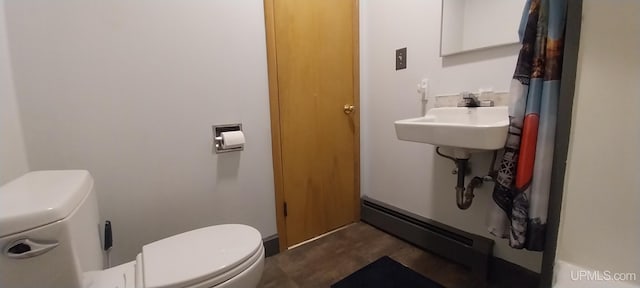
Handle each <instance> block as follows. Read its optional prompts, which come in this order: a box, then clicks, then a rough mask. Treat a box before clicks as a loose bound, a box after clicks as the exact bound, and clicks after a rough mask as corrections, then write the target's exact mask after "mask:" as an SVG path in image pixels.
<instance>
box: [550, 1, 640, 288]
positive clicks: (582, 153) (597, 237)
mask: <svg viewBox="0 0 640 288" xmlns="http://www.w3.org/2000/svg"><path fill="white" fill-rule="evenodd" d="M639 13H640V2H637V1H616V5H611V4H610V3H609V2H603V1H597V0H586V1H584V6H583V16H582V17H583V18H582V32H581V35H580V52H579V58H578V75H577V79H576V92H575V96H574V97H575V99H574V104H573V109H574V110H573V120H572V127H571V138H570V143H569V155H568V160H567V171H566V175H565V177H566V178H565V188H564V200H563V207H562V218H561V226H560V228H561V229H560V233H559V234H560V235H559V241H558V249H557V254H556V260H558V261H563V262H568V263H572V264H573V265H576V266H579V267H582V269H595V270H600V271H604V270H609V271H611V272H612V273H616V272H635V273H636V274H637V277H638V279H637V280H636V281H635V284H636V285H639V286H640V248H639V247H638V243H640V226H639V220H640V213H639V212H638V211H639V210H638V205H640V190H639V188H638V187H640V182H639V180H638V179H640V165H639V164H638V161H639V160H640V159H639V155H640V154H639V153H638V147H640V131H639V129H640V126H638V123H640V117H638V115H640V114H638V107H640V100H639V99H638V95H640V85H639V84H638V79H640V55H639V54H638V51H640V40H639V38H638V35H640V20H639V19H638V18H637V15H638V14H639ZM569 271H570V270H563V271H562V272H561V273H562V274H561V275H556V277H557V278H560V279H565V280H567V279H570V275H565V274H568V273H570V272H569ZM562 284H570V283H562ZM574 284H575V283H574ZM583 284H584V283H581V284H580V283H579V285H574V286H562V285H558V286H557V287H605V286H603V285H604V284H603V283H601V282H600V283H598V282H596V283H592V285H590V286H585V285H583ZM610 284H612V285H613V283H610ZM611 287H613V286H611Z"/></svg>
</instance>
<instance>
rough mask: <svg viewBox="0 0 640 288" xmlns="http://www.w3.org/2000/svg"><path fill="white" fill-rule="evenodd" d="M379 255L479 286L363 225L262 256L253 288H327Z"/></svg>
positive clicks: (445, 280) (437, 277) (453, 283)
mask: <svg viewBox="0 0 640 288" xmlns="http://www.w3.org/2000/svg"><path fill="white" fill-rule="evenodd" d="M385 255H387V256H389V257H391V258H392V259H394V260H396V261H398V262H400V263H402V264H404V265H405V266H407V267H409V268H411V269H413V270H415V271H416V272H418V273H421V274H422V275H424V276H426V277H428V278H431V279H432V280H434V281H436V282H438V283H440V284H442V285H444V286H446V287H449V288H455V287H464V288H473V287H482V285H481V284H479V283H477V281H474V280H473V278H472V276H471V273H470V272H469V270H467V269H466V268H465V267H463V266H461V265H458V264H455V263H452V262H450V261H448V260H446V259H444V258H441V257H439V256H436V255H434V254H431V253H429V252H426V251H424V250H422V249H420V248H417V247H414V246H412V245H411V244H408V243H406V242H404V241H402V240H400V239H398V238H395V237H393V236H391V235H389V234H387V233H385V232H382V231H380V230H378V229H376V228H374V227H372V226H370V225H367V224H365V223H355V224H351V225H350V226H348V227H346V228H344V229H342V230H339V231H337V232H335V233H333V234H330V235H327V236H325V237H323V238H320V239H318V240H316V241H313V242H310V243H307V244H305V245H302V246H300V247H297V248H294V249H291V250H289V251H286V252H284V253H280V254H278V255H275V256H272V257H269V258H267V259H266V260H265V267H264V273H263V276H262V281H261V283H260V285H259V286H258V287H265V288H266V287H277V288H287V287H300V288H302V287H304V288H306V287H329V286H331V284H333V283H335V282H337V281H338V280H340V279H342V278H344V277H346V276H347V275H349V274H351V273H353V272H354V271H356V270H358V269H360V268H362V267H363V266H365V265H367V264H369V263H371V262H373V261H375V260H377V259H378V258H380V257H382V256H385ZM514 287H515V286H514Z"/></svg>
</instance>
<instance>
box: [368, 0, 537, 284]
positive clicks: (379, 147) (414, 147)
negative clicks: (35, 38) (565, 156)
mask: <svg viewBox="0 0 640 288" xmlns="http://www.w3.org/2000/svg"><path fill="white" fill-rule="evenodd" d="M360 5H361V24H360V25H361V26H360V27H361V42H360V47H361V50H362V51H361V70H360V71H361V73H362V76H361V77H362V80H361V102H362V103H361V106H362V110H361V111H362V115H361V117H362V120H361V123H362V131H361V132H362V142H361V143H362V147H361V151H362V163H361V165H362V192H363V194H366V195H367V196H369V197H372V198H374V199H376V200H380V201H383V202H385V203H389V204H391V205H394V206H397V207H400V208H402V209H405V210H408V211H410V212H413V213H416V214H419V215H421V216H424V217H428V218H431V219H434V220H436V221H440V222H442V223H445V224H447V225H450V226H454V227H457V228H459V229H463V230H466V231H469V232H472V233H475V234H478V235H482V236H485V237H491V236H490V234H489V233H488V232H487V228H486V215H487V207H488V206H487V204H489V201H490V194H491V191H492V189H491V188H492V187H493V185H486V186H485V187H483V188H481V189H479V190H477V192H476V195H477V196H476V198H475V199H474V203H473V205H472V206H471V208H470V209H468V210H465V211H462V210H459V209H458V208H457V206H456V204H455V192H454V188H453V187H454V186H455V181H456V177H455V175H452V174H451V171H452V170H453V168H454V165H453V163H452V162H451V161H450V160H446V159H443V158H440V157H437V156H436V155H435V151H434V150H435V147H433V146H430V145H426V144H419V143H410V142H404V141H399V140H398V139H397V138H396V135H395V131H394V127H393V121H395V120H399V119H405V118H410V117H417V116H420V115H421V114H422V113H424V108H423V107H422V104H421V101H420V96H419V95H418V94H417V93H416V84H417V83H418V82H419V80H420V79H421V78H422V77H424V76H427V77H429V79H430V85H431V87H430V94H432V95H435V94H443V93H459V92H461V91H463V90H467V91H474V90H477V89H479V88H493V89H494V90H495V91H507V90H508V88H509V83H510V80H511V76H512V74H513V71H514V68H515V63H516V57H517V56H516V55H517V53H518V49H519V47H518V46H517V45H514V46H507V47H502V48H497V49H489V50H486V51H479V52H473V53H467V54H461V55H456V56H449V57H446V58H441V57H439V56H438V55H439V53H438V52H439V45H440V12H441V7H440V1H437V0H431V1H424V0H402V1H385V0H371V1H360ZM401 47H407V49H408V51H407V54H408V55H407V60H408V62H407V69H406V70H399V71H395V70H394V68H395V66H394V50H395V49H397V48H401ZM432 102H433V101H432ZM490 156H491V155H487V154H478V155H474V156H473V157H472V158H471V161H472V163H473V171H474V174H483V173H486V172H487V170H488V166H489V162H490ZM469 179H470V178H469ZM494 254H495V255H497V256H498V257H501V258H504V259H506V260H508V261H511V262H514V263H517V264H519V265H521V266H524V267H526V268H528V269H531V270H534V271H539V269H540V262H541V258H542V253H539V252H529V251H521V250H514V249H511V248H510V247H508V245H507V243H506V240H502V239H496V246H495V248H494Z"/></svg>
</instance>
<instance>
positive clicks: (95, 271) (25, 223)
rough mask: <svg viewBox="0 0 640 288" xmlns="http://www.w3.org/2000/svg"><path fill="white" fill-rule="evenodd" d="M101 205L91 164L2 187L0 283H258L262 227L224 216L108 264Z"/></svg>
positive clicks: (96, 286) (166, 287)
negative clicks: (223, 219)
mask: <svg viewBox="0 0 640 288" xmlns="http://www.w3.org/2000/svg"><path fill="white" fill-rule="evenodd" d="M99 219H100V218H99V215H98V205H97V199H96V195H95V191H94V189H93V178H92V177H91V175H90V174H89V172H87V171H83V170H68V171H37V172H30V173H27V174H25V175H24V176H22V177H20V178H18V179H16V180H14V181H11V182H9V183H7V184H6V185H4V186H2V187H0V248H1V249H2V252H3V253H2V256H0V287H70V288H73V287H82V288H85V287H86V288H89V287H91V288H102V287H120V288H134V287H135V288H152V287H154V288H155V287H163V288H177V287H180V288H186V287H188V288H204V287H225V288H230V287H241V288H246V287H256V286H257V284H258V282H259V281H260V278H261V276H262V270H263V265H264V247H263V245H262V239H261V236H260V233H259V232H258V231H257V230H256V229H254V228H252V227H250V226H246V225H240V224H224V225H215V226H209V227H204V228H200V229H196V230H191V231H187V232H184V233H181V234H177V235H174V236H171V237H168V238H164V239H161V240H158V241H156V242H152V243H149V244H147V245H144V246H143V247H142V251H141V252H140V253H139V254H138V255H137V257H136V260H134V261H131V262H128V263H125V264H121V265H118V266H115V267H111V268H108V269H103V260H104V252H103V251H102V249H101V248H102V247H101V240H100V233H99V231H100V229H99V228H98V227H99V221H100V220H99Z"/></svg>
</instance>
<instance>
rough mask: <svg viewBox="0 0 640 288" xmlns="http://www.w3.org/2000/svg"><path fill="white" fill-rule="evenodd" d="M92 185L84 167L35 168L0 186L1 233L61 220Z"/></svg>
mask: <svg viewBox="0 0 640 288" xmlns="http://www.w3.org/2000/svg"><path fill="white" fill-rule="evenodd" d="M91 189H93V178H92V177H91V174H89V172H88V171H85V170H57V171H54V170H50V171H34V172H29V173H27V174H24V175H23V176H21V177H20V178H17V179H15V180H13V181H11V182H9V183H7V184H5V185H3V186H2V187H0V237H4V236H7V235H11V234H14V233H18V232H23V231H26V230H30V229H32V228H36V227H39V226H42V225H46V224H49V223H53V222H56V221H58V220H62V219H64V218H66V217H67V216H69V215H70V214H71V212H73V210H74V209H75V208H76V207H77V206H78V205H79V204H80V203H81V202H82V199H84V197H85V196H86V195H87V194H88V193H89V191H91Z"/></svg>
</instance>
